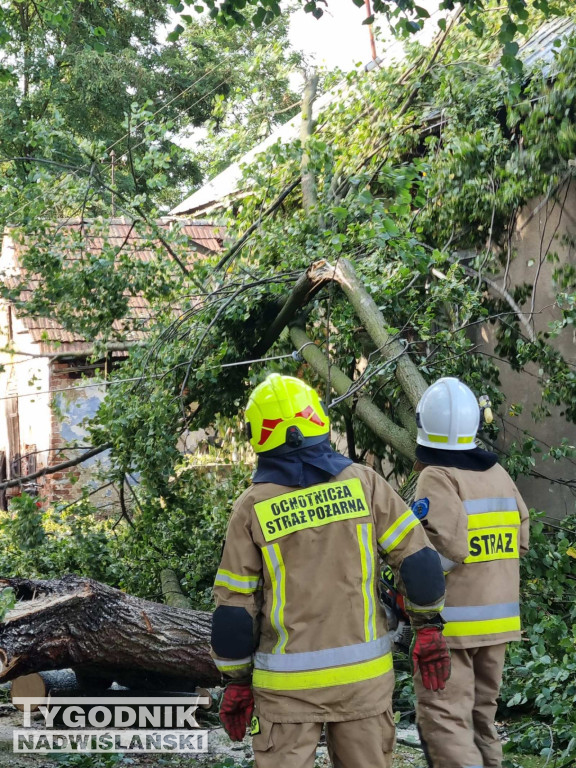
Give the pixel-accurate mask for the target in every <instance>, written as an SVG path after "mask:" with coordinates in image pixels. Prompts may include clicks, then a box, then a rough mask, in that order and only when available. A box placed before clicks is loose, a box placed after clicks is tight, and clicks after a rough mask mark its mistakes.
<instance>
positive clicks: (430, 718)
mask: <svg viewBox="0 0 576 768" xmlns="http://www.w3.org/2000/svg"><path fill="white" fill-rule="evenodd" d="M505 652H506V643H500V644H499V645H486V646H483V647H481V648H451V649H450V655H451V659H452V672H451V674H450V679H449V680H448V682H447V683H446V688H445V689H444V690H443V691H437V692H434V691H428V690H426V688H424V686H423V685H422V679H421V677H420V673H417V674H416V675H415V677H414V688H415V691H416V697H417V705H416V714H417V720H418V727H419V730H420V732H421V735H422V737H423V740H424V741H425V742H426V747H427V751H428V761H429V762H430V764H431V766H432V768H500V767H501V765H502V744H501V742H500V738H499V737H498V733H497V732H496V727H495V725H494V717H495V715H496V703H497V699H498V694H499V692H500V683H501V682H502V669H503V667H504V655H505Z"/></svg>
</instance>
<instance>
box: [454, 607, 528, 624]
mask: <svg viewBox="0 0 576 768" xmlns="http://www.w3.org/2000/svg"><path fill="white" fill-rule="evenodd" d="M519 615H520V604H519V603H496V604H495V605H466V606H462V607H460V608H455V607H453V606H450V607H449V608H444V610H443V611H442V618H443V619H444V621H486V620H487V619H510V618H513V617H515V616H519Z"/></svg>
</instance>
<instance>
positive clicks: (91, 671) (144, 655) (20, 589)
mask: <svg viewBox="0 0 576 768" xmlns="http://www.w3.org/2000/svg"><path fill="white" fill-rule="evenodd" d="M4 587H12V588H13V589H14V591H15V592H16V596H17V599H18V602H17V604H16V606H15V607H14V608H13V609H12V610H11V611H9V612H8V613H7V614H6V616H5V617H4V620H3V622H1V623H0V681H1V682H5V681H8V680H13V679H14V678H16V677H19V676H20V675H27V674H29V673H31V672H40V671H45V670H52V669H66V668H68V667H73V668H74V669H75V670H78V671H80V672H81V671H82V670H83V669H84V670H85V671H86V673H87V674H88V675H98V676H101V677H103V678H109V679H111V680H114V681H116V682H118V683H120V684H126V685H133V684H134V682H137V684H138V685H139V686H140V687H144V686H145V685H146V684H147V683H150V684H151V685H155V686H156V687H158V686H161V687H166V686H167V685H169V686H170V687H171V689H172V690H174V689H177V688H178V687H180V686H184V685H186V688H188V686H189V685H192V684H193V685H195V686H196V685H202V686H207V687H210V686H214V685H218V684H219V681H220V675H219V673H218V670H217V669H216V667H215V665H214V663H213V661H212V659H211V658H210V654H209V638H210V628H211V615H210V613H206V612H204V611H193V610H185V609H182V608H173V607H171V606H168V605H162V604H160V603H153V602H150V601H148V600H141V599H139V598H137V597H133V596H132V595H127V594H124V592H121V591H120V590H118V589H113V588H112V587H108V586H106V585H105V584H101V583H100V582H97V581H93V580H92V579H84V578H80V577H78V576H74V575H68V576H64V578H62V579H58V580H51V581H33V580H28V579H0V589H2V588H4Z"/></svg>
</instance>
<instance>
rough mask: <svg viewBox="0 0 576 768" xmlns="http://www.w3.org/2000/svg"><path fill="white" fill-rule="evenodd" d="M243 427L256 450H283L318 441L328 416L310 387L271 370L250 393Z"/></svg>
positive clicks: (286, 450)
mask: <svg viewBox="0 0 576 768" xmlns="http://www.w3.org/2000/svg"><path fill="white" fill-rule="evenodd" d="M246 429H247V433H248V438H249V440H250V443H251V445H252V447H253V448H254V450H255V451H256V453H264V452H265V451H272V450H275V452H276V453H287V452H288V451H293V450H294V449H295V448H302V447H308V446H311V445H316V444H317V443H320V442H322V441H323V440H324V439H325V438H326V435H327V434H328V432H329V430H330V419H329V418H328V414H327V412H326V408H325V407H324V404H323V403H322V401H321V400H320V398H319V397H318V393H317V392H316V391H315V390H313V389H312V387H309V386H308V384H306V383H304V382H303V381H301V380H300V379H296V378H294V377H293V376H281V375H280V374H279V373H271V374H270V375H269V376H268V377H267V378H266V379H265V380H264V381H263V382H262V383H261V384H259V385H258V386H257V387H256V388H255V389H254V391H253V392H252V394H251V395H250V398H249V400H248V405H247V406H246Z"/></svg>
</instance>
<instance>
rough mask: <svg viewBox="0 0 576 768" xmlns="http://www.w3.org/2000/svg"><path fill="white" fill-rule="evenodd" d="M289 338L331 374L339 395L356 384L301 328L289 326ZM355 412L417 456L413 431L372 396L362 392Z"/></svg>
mask: <svg viewBox="0 0 576 768" xmlns="http://www.w3.org/2000/svg"><path fill="white" fill-rule="evenodd" d="M290 338H291V339H292V343H293V344H294V346H295V347H296V349H301V350H302V353H301V354H302V357H303V358H304V359H305V360H306V362H307V363H310V365H311V366H312V368H314V370H315V371H316V373H318V374H319V375H320V376H322V378H323V379H324V380H325V381H328V378H329V379H330V384H331V386H332V388H333V389H334V390H335V391H336V392H337V393H338V394H339V395H345V394H346V393H347V392H348V391H349V390H350V388H351V387H352V386H353V385H354V382H353V381H352V379H350V378H348V376H346V374H345V373H344V371H341V370H340V368H338V367H337V366H335V365H331V366H330V368H328V360H327V359H326V356H325V355H324V353H323V352H322V351H321V350H320V349H318V347H317V346H316V344H314V343H313V342H312V341H311V340H310V339H309V338H308V336H307V335H306V333H305V332H304V331H303V330H302V329H301V328H298V327H297V326H295V325H293V326H292V327H291V328H290ZM354 413H355V414H356V416H357V417H358V418H359V419H360V420H361V421H363V422H364V424H366V426H368V427H369V428H370V429H371V430H372V432H374V434H375V435H377V436H378V437H379V438H380V439H381V440H382V442H384V443H386V444H387V445H390V446H391V447H392V448H394V450H396V451H398V453H401V454H402V455H403V456H405V457H406V458H407V459H410V460H411V461H414V459H415V457H416V454H415V441H414V440H413V438H412V437H411V435H410V434H409V433H408V431H407V430H405V429H404V428H403V427H400V426H398V424H395V423H394V422H393V421H392V419H389V418H388V416H386V414H385V413H383V412H382V411H381V410H380V409H379V408H378V406H377V405H375V404H374V403H373V402H372V400H371V399H370V397H368V396H366V395H359V396H358V399H357V401H356V405H355V409H354Z"/></svg>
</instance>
